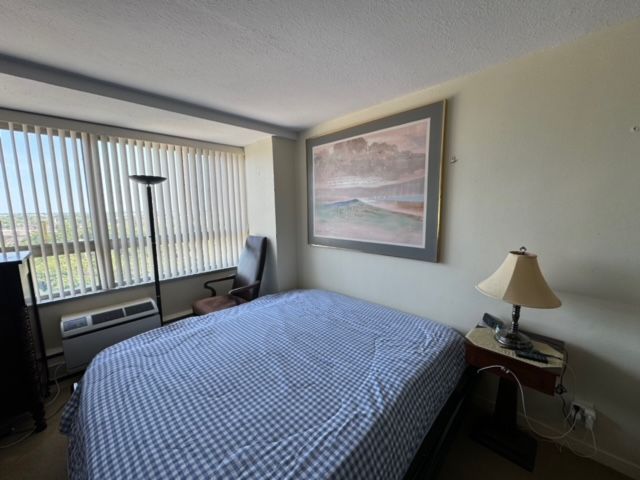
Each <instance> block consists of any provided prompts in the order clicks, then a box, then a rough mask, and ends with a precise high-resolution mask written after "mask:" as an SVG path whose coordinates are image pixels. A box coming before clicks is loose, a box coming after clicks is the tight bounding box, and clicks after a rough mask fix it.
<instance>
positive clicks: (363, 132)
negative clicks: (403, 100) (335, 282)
mask: <svg viewBox="0 0 640 480" xmlns="http://www.w3.org/2000/svg"><path fill="white" fill-rule="evenodd" d="M444 108H445V102H444V101H441V102H438V103H434V104H431V105H427V106H424V107H419V108H417V109H414V110H410V111H407V112H402V113H398V114H395V115H392V116H389V117H385V118H381V119H378V120H374V121H372V122H370V123H367V124H363V125H358V126H355V127H351V128H348V129H346V130H343V131H339V132H335V133H331V134H327V135H324V136H321V137H316V138H310V139H308V140H307V194H308V229H309V243H310V244H311V245H317V246H329V247H337V248H348V249H354V250H359V251H362V252H367V253H374V254H380V255H391V256H397V257H405V258H412V259H416V260H423V261H430V262H437V261H438V231H439V222H440V173H441V170H442V145H443V133H444Z"/></svg>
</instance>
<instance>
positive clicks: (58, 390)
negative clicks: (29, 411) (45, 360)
mask: <svg viewBox="0 0 640 480" xmlns="http://www.w3.org/2000/svg"><path fill="white" fill-rule="evenodd" d="M63 365H64V364H62V363H61V364H59V365H58V366H56V369H55V370H54V372H53V381H54V382H55V385H56V393H55V395H54V396H53V398H52V399H51V400H49V401H48V402H47V403H46V404H45V408H49V407H50V406H51V405H53V404H54V403H55V402H56V400H57V399H58V397H59V396H60V382H59V381H58V372H59V371H60V367H62V366H63ZM65 404H66V403H63V404H62V405H61V406H59V407H58V408H57V409H56V410H55V411H54V412H53V413H52V414H50V415H48V416H47V417H45V419H46V420H49V419H51V418H53V417H54V416H56V415H57V414H58V413H59V412H60V410H62V408H63V407H64V406H65ZM35 431H36V429H35V428H33V429H30V430H23V432H26V433H25V435H23V436H22V437H20V438H18V439H17V440H14V441H13V442H11V443H7V444H6V445H0V449H5V448H9V447H13V446H14V445H17V444H19V443H21V442H23V441H24V440H26V439H27V438H29V437H30V436H31V435H33V434H34V433H35ZM14 433H22V432H14Z"/></svg>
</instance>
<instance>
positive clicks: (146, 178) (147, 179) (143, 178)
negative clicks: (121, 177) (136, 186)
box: [129, 175, 166, 185]
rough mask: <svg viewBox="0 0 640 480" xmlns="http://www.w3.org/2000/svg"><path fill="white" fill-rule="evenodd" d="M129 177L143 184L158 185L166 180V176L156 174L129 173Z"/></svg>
mask: <svg viewBox="0 0 640 480" xmlns="http://www.w3.org/2000/svg"><path fill="white" fill-rule="evenodd" d="M129 178H130V179H131V180H133V181H134V182H138V183H142V184H143V185H156V184H158V183H162V182H164V181H165V180H166V178H165V177H157V176H154V175H129Z"/></svg>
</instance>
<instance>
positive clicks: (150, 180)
mask: <svg viewBox="0 0 640 480" xmlns="http://www.w3.org/2000/svg"><path fill="white" fill-rule="evenodd" d="M129 178H130V179H131V180H133V181H134V182H137V183H140V184H142V185H145V186H146V187H147V206H148V208H149V233H150V236H151V255H152V257H153V280H154V284H155V287H156V304H157V305H158V313H159V314H160V325H162V324H163V323H164V317H163V316H162V299H161V297H160V273H159V271H158V251H157V248H156V225H155V219H154V215H153V197H152V195H151V187H152V186H154V185H157V184H158V183H162V182H164V181H165V180H166V178H165V177H156V176H153V175H130V176H129Z"/></svg>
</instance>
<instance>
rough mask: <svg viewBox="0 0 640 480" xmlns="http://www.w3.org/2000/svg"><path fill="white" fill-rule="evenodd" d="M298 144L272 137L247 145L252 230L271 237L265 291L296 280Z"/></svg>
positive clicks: (294, 283) (282, 286)
mask: <svg viewBox="0 0 640 480" xmlns="http://www.w3.org/2000/svg"><path fill="white" fill-rule="evenodd" d="M295 147H296V143H295V142H294V141H292V140H287V139H284V138H279V137H272V138H267V139H264V140H261V141H259V142H256V143H253V144H251V145H248V146H247V147H246V148H245V159H246V167H247V168H246V171H247V173H246V175H247V205H248V216H249V233H251V235H263V236H266V237H267V238H268V239H269V247H268V252H267V262H266V265H265V272H264V279H263V287H262V289H261V292H262V293H263V294H265V293H273V292H277V291H280V290H288V289H291V288H294V287H295V286H296V284H297V266H296V242H295V233H296V217H295V214H296V211H295V207H294V205H295V204H294V202H295V193H294V192H295V181H294V174H293V171H294V164H295V160H296V148H295Z"/></svg>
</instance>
